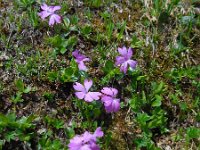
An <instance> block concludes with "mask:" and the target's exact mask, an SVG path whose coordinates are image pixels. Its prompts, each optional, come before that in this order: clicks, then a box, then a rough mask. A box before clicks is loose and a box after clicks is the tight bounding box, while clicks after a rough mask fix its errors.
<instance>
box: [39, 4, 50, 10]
mask: <svg viewBox="0 0 200 150" xmlns="http://www.w3.org/2000/svg"><path fill="white" fill-rule="evenodd" d="M41 9H42V10H48V9H49V6H47V4H45V3H44V4H42V5H41Z"/></svg>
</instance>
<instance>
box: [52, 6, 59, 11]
mask: <svg viewBox="0 0 200 150" xmlns="http://www.w3.org/2000/svg"><path fill="white" fill-rule="evenodd" d="M60 9H61V7H60V6H52V11H53V12H54V11H56V10H60Z"/></svg>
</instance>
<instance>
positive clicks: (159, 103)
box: [151, 95, 162, 107]
mask: <svg viewBox="0 0 200 150" xmlns="http://www.w3.org/2000/svg"><path fill="white" fill-rule="evenodd" d="M155 98H156V100H155V101H154V102H153V103H152V104H151V106H153V107H159V106H161V104H162V103H161V100H162V97H161V96H160V95H155Z"/></svg>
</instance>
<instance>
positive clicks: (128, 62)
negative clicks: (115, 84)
mask: <svg viewBox="0 0 200 150" xmlns="http://www.w3.org/2000/svg"><path fill="white" fill-rule="evenodd" d="M118 52H119V54H120V55H119V56H117V57H116V62H115V65H116V66H120V71H121V72H123V73H125V74H126V72H127V70H128V68H129V67H130V68H131V69H135V68H136V65H137V61H135V60H132V59H131V57H132V56H133V51H132V48H128V49H127V48H126V47H122V48H120V47H119V48H118ZM72 55H73V56H74V58H75V61H76V62H77V64H78V68H79V70H83V71H87V67H86V66H85V64H84V62H86V61H90V59H89V58H87V57H86V56H85V55H82V54H80V52H79V51H78V50H75V51H74V52H73V53H72Z"/></svg>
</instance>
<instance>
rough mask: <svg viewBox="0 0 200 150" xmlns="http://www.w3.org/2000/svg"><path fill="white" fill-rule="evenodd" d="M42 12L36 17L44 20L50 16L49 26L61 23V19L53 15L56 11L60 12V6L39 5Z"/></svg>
mask: <svg viewBox="0 0 200 150" xmlns="http://www.w3.org/2000/svg"><path fill="white" fill-rule="evenodd" d="M41 9H42V11H41V12H40V13H38V15H39V16H40V17H41V18H42V19H43V20H44V19H45V18H46V17H48V16H50V19H49V25H50V26H53V25H54V24H55V23H61V17H60V16H59V15H57V14H55V11H56V10H60V9H61V7H60V6H48V5H47V4H42V5H41Z"/></svg>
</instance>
